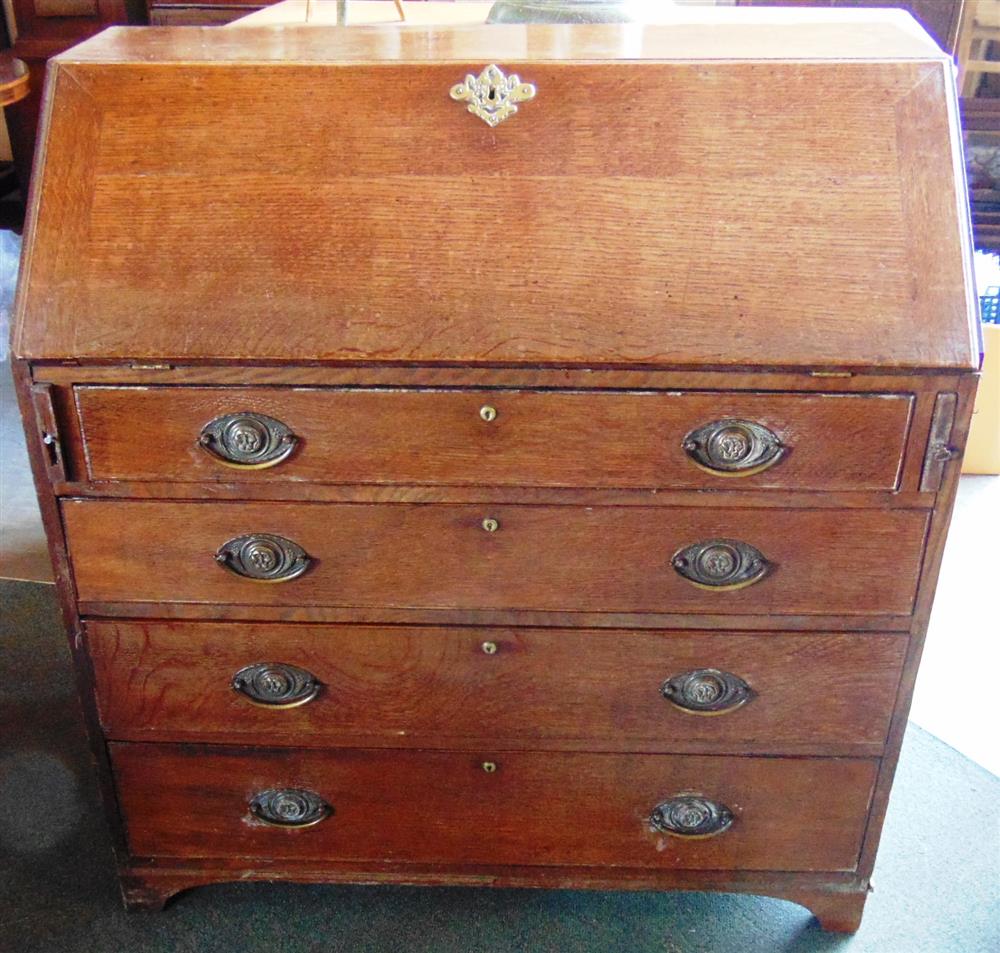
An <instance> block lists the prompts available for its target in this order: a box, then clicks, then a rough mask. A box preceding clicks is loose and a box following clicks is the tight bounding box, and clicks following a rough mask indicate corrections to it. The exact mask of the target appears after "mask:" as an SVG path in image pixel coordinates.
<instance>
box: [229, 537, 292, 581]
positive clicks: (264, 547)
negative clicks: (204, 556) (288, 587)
mask: <svg viewBox="0 0 1000 953" xmlns="http://www.w3.org/2000/svg"><path fill="white" fill-rule="evenodd" d="M215 561H216V562H217V563H218V564H219V565H220V566H222V567H223V568H224V569H228V570H229V572H231V573H233V574H234V575H237V576H240V577H242V578H243V579H250V580H252V581H253V582H291V581H292V580H293V579H298V578H299V576H301V575H302V574H303V573H304V572H305V571H306V570H307V569H308V568H309V566H310V564H311V563H312V559H311V558H310V557H309V556H308V555H306V552H305V550H304V549H303V548H302V547H301V546H299V545H298V544H297V543H293V542H292V541H291V540H290V539H285V537H284V536H272V535H271V534H270V533H252V534H250V535H249V536H237V537H235V538H233V539H231V540H229V541H228V542H226V543H223V544H222V546H220V547H219V551H218V552H217V553H216V554H215Z"/></svg>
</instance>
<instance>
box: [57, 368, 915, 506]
mask: <svg viewBox="0 0 1000 953" xmlns="http://www.w3.org/2000/svg"><path fill="white" fill-rule="evenodd" d="M76 402H77V407H78V410H79V415H80V421H81V429H82V432H83V439H84V453H85V455H86V465H87V475H88V476H89V478H90V479H91V480H98V481H108V480H135V481H146V480H164V479H166V480H176V481H178V482H182V483H190V482H197V481H208V480H210V481H220V482H233V481H236V482H241V483H242V482H248V483H257V482H264V483H274V482H286V481H295V482H301V481H308V482H309V483H310V484H313V483H382V484H400V483H416V484H421V483H431V484H475V485H480V486H482V485H488V486H575V487H587V486H600V487H619V486H621V487H653V488H669V487H690V488H698V489H726V488H733V489H736V488H740V489H765V488H774V489H779V488H780V489H792V490H829V491H835V490H847V491H855V490H893V489H895V488H896V485H897V482H898V476H899V467H900V462H901V459H902V454H903V447H904V445H905V441H906V436H907V428H908V424H909V418H910V413H911V409H912V398H911V397H909V396H908V395H889V394H878V395H864V396H862V395H858V396H848V395H837V394H823V395H804V394H745V395H734V394H730V393H719V392H714V393H713V392H710V393H684V394H681V393H648V392H638V393H605V392H590V391H587V392H576V393H574V392H571V391H569V392H560V393H551V392H530V391H528V392H526V391H492V392H485V393H484V392H482V391H470V390H462V391H443V390H409V389H407V390H389V389H386V390H370V389H359V390H304V389H296V390H294V391H282V390H273V389H264V388H231V389H230V388H190V389H189V388H184V389H180V390H179V389H176V388H134V387H81V388H77V389H76ZM484 408H488V409H487V410H485V411H484ZM245 411H252V412H255V413H258V414H265V415H267V416H269V417H272V418H275V419H277V420H280V421H281V422H282V423H284V424H285V425H286V426H288V427H289V428H290V429H291V430H292V432H293V433H294V434H295V435H296V436H297V437H298V438H299V444H298V446H297V447H296V449H295V451H294V452H293V454H292V456H291V457H290V458H289V459H288V460H286V461H284V462H283V463H281V464H279V465H277V466H273V467H270V468H268V469H261V470H242V471H237V472H235V473H234V472H233V470H232V469H230V468H227V467H226V466H225V465H224V464H222V463H220V462H219V461H218V460H217V459H215V458H214V457H213V456H211V455H210V454H208V453H206V452H205V450H204V449H203V448H201V447H200V446H199V445H198V435H199V433H200V432H201V430H202V427H203V426H204V425H205V424H206V423H208V422H209V421H211V420H213V419H215V418H217V417H222V416H225V415H227V414H233V413H242V412H245ZM484 413H485V417H486V418H488V419H484ZM726 418H737V419H747V420H751V421H753V422H756V423H759V424H761V425H763V426H765V427H767V428H768V429H769V430H771V431H772V432H773V433H774V435H775V436H776V437H777V438H778V439H779V440H780V441H781V443H782V445H783V446H784V447H785V448H786V449H785V452H784V456H783V457H782V458H781V459H780V460H778V462H777V463H776V464H774V465H772V466H771V467H769V468H768V469H766V470H764V471H763V472H760V473H756V474H749V475H739V474H738V475H718V474H712V473H706V472H705V470H703V469H699V468H698V467H697V466H696V465H695V464H694V462H693V461H692V459H691V457H690V456H689V455H688V454H687V453H685V451H684V446H683V445H684V440H685V437H686V435H687V434H689V433H690V432H692V431H693V430H695V429H696V428H699V427H702V426H703V425H705V424H708V423H711V422H712V421H717V420H721V419H726ZM150 428H153V429H154V431H155V435H156V436H155V439H150V436H151V434H150Z"/></svg>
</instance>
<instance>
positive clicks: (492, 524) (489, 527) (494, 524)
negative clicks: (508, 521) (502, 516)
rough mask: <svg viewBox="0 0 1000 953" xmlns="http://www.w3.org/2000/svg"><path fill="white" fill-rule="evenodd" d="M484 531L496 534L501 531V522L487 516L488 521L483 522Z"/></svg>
mask: <svg viewBox="0 0 1000 953" xmlns="http://www.w3.org/2000/svg"><path fill="white" fill-rule="evenodd" d="M483 529H484V530H486V532H487V533H495V532H496V531H497V530H498V529H500V520H496V519H494V518H493V517H492V516H487V517H486V519H484V520H483Z"/></svg>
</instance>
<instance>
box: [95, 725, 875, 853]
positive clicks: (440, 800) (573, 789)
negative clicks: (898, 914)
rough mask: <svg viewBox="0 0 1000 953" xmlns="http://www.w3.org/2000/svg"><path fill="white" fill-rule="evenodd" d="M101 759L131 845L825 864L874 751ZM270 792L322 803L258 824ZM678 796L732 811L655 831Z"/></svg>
mask: <svg viewBox="0 0 1000 953" xmlns="http://www.w3.org/2000/svg"><path fill="white" fill-rule="evenodd" d="M111 756H112V763H113V765H114V770H115V773H116V776H117V790H118V794H119V798H120V800H121V804H122V807H123V810H124V814H125V817H126V824H127V829H128V840H129V848H130V851H131V853H132V854H133V855H136V856H169V857H189V858H191V857H237V856H247V857H250V856H260V857H271V858H275V859H289V860H291V859H302V860H358V861H375V860H378V861H387V860H388V861H393V860H396V861H420V862H425V863H485V864H497V865H506V864H544V865H581V866H583V865H617V866H630V867H651V868H664V867H666V868H695V869H698V868H702V869H704V868H708V869H736V868H739V869H744V870H763V869H780V870H826V871H832V870H850V869H853V868H854V867H855V865H856V863H857V855H858V850H859V847H860V844H861V837H862V834H863V832H864V827H865V820H866V816H867V812H868V803H869V799H870V796H871V791H872V786H873V783H874V779H875V771H876V766H877V764H878V762H877V761H875V760H860V759H858V760H853V759H794V760H790V759H781V758H728V757H681V756H671V755H646V756H635V755H611V754H583V753H572V752H562V753H558V754H557V753H545V752H518V753H514V752H511V753H503V754H501V755H497V756H494V755H493V754H491V753H490V752H479V751H459V752H455V751H442V752H428V751H386V750H372V749H353V750H352V749H340V750H336V749H335V750H327V751H302V750H296V749H291V750H286V751H273V750H271V751H269V750H257V751H254V750H249V749H244V748H224V747H218V748H206V747H199V746H186V747H185V746H174V745H145V744H112V745H111ZM490 769H492V770H490ZM268 791H277V792H285V791H296V792H307V796H309V795H315V796H316V797H317V798H318V799H319V800H318V801H317V802H316V803H317V807H320V806H321V805H322V804H325V805H328V806H329V809H330V811H331V812H332V813H329V816H327V817H326V818H325V819H323V820H319V822H318V823H315V824H313V825H312V826H310V827H304V828H287V827H285V828H283V827H279V826H274V825H271V824H266V823H263V822H262V821H261V820H258V819H257V817H256V816H255V814H254V813H252V812H251V808H250V805H251V804H252V803H253V802H254V799H255V798H257V797H258V796H259V795H261V794H262V793H263V792H268ZM684 795H687V796H699V797H701V798H704V799H706V800H707V801H710V802H711V803H712V805H714V806H715V808H716V810H714V811H712V810H711V809H709V810H705V809H704V808H702V809H701V813H702V814H703V815H708V816H712V815H713V814H714V816H715V817H716V818H717V819H718V820H723V821H724V818H725V817H726V814H727V813H728V814H729V815H731V818H732V821H731V823H730V825H729V827H728V829H726V830H724V831H722V832H721V833H717V834H714V835H713V836H708V837H703V838H693V837H689V836H677V835H675V834H670V833H665V832H662V831H659V830H656V829H654V825H653V823H651V817H652V816H653V814H654V812H655V811H656V809H657V807H658V806H660V805H663V804H665V803H666V802H668V801H669V800H670V799H673V798H676V797H678V796H684ZM299 796H300V797H301V795H299ZM265 800H266V799H265ZM259 803H260V802H259V801H258V804H259ZM271 803H272V804H273V803H274V802H273V799H271ZM300 804H301V801H300ZM258 810H259V811H261V813H264V814H265V817H267V808H266V807H264V808H263V809H261V808H258ZM289 813H291V814H292V816H293V817H294V816H296V812H295V810H294V808H293V809H292V810H291V811H290V812H289ZM318 813H319V811H316V812H310V811H309V810H308V809H305V810H300V811H299V812H297V816H298V817H300V818H302V819H303V820H309V819H316V815H317V814H318ZM682 813H683V812H682ZM664 814H665V815H666V816H674V812H673V811H669V810H665V811H664ZM272 816H273V815H272ZM279 816H280V814H279ZM320 816H322V815H321V814H320ZM713 826H715V825H713ZM696 829H697V828H696Z"/></svg>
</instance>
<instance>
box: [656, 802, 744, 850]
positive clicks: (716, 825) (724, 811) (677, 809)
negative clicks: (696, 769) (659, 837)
mask: <svg viewBox="0 0 1000 953" xmlns="http://www.w3.org/2000/svg"><path fill="white" fill-rule="evenodd" d="M734 820H735V818H734V816H733V812H732V811H730V810H729V808H728V807H726V805H725V804H719V803H718V802H717V801H712V800H710V799H709V798H707V797H702V796H701V795H700V794H678V795H677V796H676V797H672V798H668V799H667V800H666V801H663V802H662V803H661V804H657V805H656V807H654V808H653V813H652V814H650V816H649V826H650V827H651V828H652V829H653V830H654V831H658V832H659V833H661V834H672V835H673V836H674V837H684V838H689V839H692V840H695V839H700V838H705V837H715V836H716V835H717V834H721V833H723V831H727V830H729V828H730V827H731V826H732V823H733V821H734Z"/></svg>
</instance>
